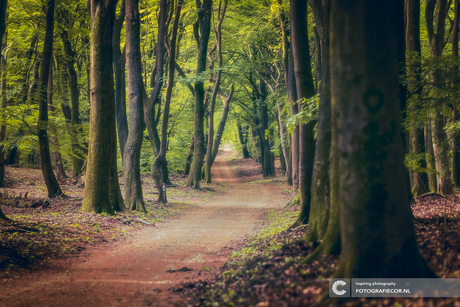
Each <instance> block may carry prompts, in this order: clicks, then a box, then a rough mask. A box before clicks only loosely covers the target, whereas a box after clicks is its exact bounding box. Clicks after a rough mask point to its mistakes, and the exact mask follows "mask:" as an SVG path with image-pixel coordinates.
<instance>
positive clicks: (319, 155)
mask: <svg viewBox="0 0 460 307" xmlns="http://www.w3.org/2000/svg"><path fill="white" fill-rule="evenodd" d="M311 4H312V8H313V12H314V16H315V20H316V24H317V27H316V28H317V30H318V34H319V40H320V46H321V74H320V75H321V82H320V86H319V90H320V101H319V106H318V109H319V110H318V127H317V133H316V148H315V149H316V152H315V162H314V167H313V179H312V186H311V206H310V216H309V220H308V231H307V233H306V239H307V240H308V241H311V242H314V241H318V240H322V239H323V237H324V236H325V234H326V230H327V225H328V220H329V208H330V195H331V191H330V177H329V172H330V171H329V169H330V149H331V89H330V85H331V75H330V66H329V63H330V55H329V53H330V47H329V44H330V36H329V25H330V20H329V18H330V10H331V7H330V5H331V2H330V0H326V1H320V0H313V1H312V2H311ZM336 231H339V229H338V227H337V228H336Z"/></svg>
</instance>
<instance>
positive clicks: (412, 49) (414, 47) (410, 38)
mask: <svg viewBox="0 0 460 307" xmlns="http://www.w3.org/2000/svg"><path fill="white" fill-rule="evenodd" d="M404 11H405V18H404V19H405V21H406V25H405V29H406V33H405V36H406V51H407V54H408V57H409V63H408V76H409V78H411V80H410V82H408V91H409V92H410V93H411V94H412V95H415V96H416V98H418V97H419V96H420V86H419V82H420V74H421V69H422V65H421V62H420V56H421V44H420V0H406V1H405V9H404ZM410 109H411V112H413V113H414V114H418V112H419V111H420V109H421V108H420V103H419V101H418V100H415V101H414V102H413V103H412V104H411V106H410ZM410 145H411V146H410V149H411V152H412V153H413V154H416V155H420V154H423V153H425V137H424V129H423V127H420V126H419V125H417V124H416V123H415V122H414V123H413V124H412V125H411V129H410ZM418 163H419V165H420V167H421V168H426V158H421V159H419V161H418ZM411 190H412V194H413V195H414V196H415V197H416V196H420V195H422V194H424V193H426V192H428V191H429V184H428V176H427V174H426V172H423V173H417V172H413V173H412V189H411Z"/></svg>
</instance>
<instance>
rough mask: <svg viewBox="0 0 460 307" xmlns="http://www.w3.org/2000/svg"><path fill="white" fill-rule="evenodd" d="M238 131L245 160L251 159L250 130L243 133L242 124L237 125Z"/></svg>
mask: <svg viewBox="0 0 460 307" xmlns="http://www.w3.org/2000/svg"><path fill="white" fill-rule="evenodd" d="M236 127H237V129H238V138H239V140H240V144H241V148H242V150H243V159H249V158H250V157H251V156H250V154H249V151H248V145H247V144H248V129H246V130H245V131H243V129H242V128H241V124H239V123H238V124H236Z"/></svg>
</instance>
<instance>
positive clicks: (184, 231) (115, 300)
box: [0, 151, 280, 307]
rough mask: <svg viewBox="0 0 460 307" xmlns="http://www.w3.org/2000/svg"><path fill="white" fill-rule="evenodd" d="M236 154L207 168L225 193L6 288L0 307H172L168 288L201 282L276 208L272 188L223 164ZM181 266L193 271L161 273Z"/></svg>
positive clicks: (0, 294) (0, 296) (225, 155)
mask: <svg viewBox="0 0 460 307" xmlns="http://www.w3.org/2000/svg"><path fill="white" fill-rule="evenodd" d="M234 154H235V153H234V152H230V151H227V152H221V153H220V154H219V156H218V158H217V159H216V161H215V163H214V165H213V180H216V181H221V182H224V183H226V184H228V189H227V190H226V193H225V194H224V195H220V196H218V197H216V198H215V199H213V200H211V201H209V202H206V203H203V204H200V205H199V208H198V209H196V210H191V211H187V212H185V214H184V216H183V217H181V218H180V219H173V220H170V221H168V222H166V223H162V224H158V226H157V227H154V228H144V229H143V230H142V231H141V232H140V233H139V234H138V235H136V236H135V237H133V238H131V239H129V240H128V241H127V242H126V241H125V242H119V243H117V244H116V245H114V246H112V247H110V248H106V249H102V250H98V251H96V252H95V253H94V254H93V255H91V256H89V257H88V258H87V259H86V262H81V261H77V262H75V263H74V265H73V266H72V267H70V268H67V269H62V268H60V269H55V270H50V271H45V272H42V273H40V274H38V276H36V275H33V274H32V275H31V277H29V278H27V277H25V278H21V279H20V280H18V281H16V282H14V283H11V284H6V285H5V289H2V291H0V306H9V307H13V306H172V305H173V302H174V301H175V300H177V297H174V295H173V294H171V293H169V292H167V291H166V290H167V289H168V288H169V287H171V286H173V285H174V284H175V283H178V282H181V281H186V280H192V279H198V278H200V279H204V278H206V276H207V275H209V274H211V273H208V272H207V270H208V269H209V268H216V267H219V266H221V265H222V264H223V263H224V262H226V261H227V259H228V255H229V254H230V253H231V251H232V249H233V248H234V247H235V245H237V242H238V240H241V239H243V238H245V237H247V236H248V235H250V234H252V233H253V232H254V230H255V229H256V228H258V227H259V222H260V218H261V216H262V214H263V213H264V212H265V211H267V210H269V209H273V208H277V207H279V206H280V200H279V198H278V197H277V196H279V191H277V190H276V189H273V188H271V187H270V186H265V185H260V184H241V183H239V179H238V178H236V177H235V175H234V173H233V171H232V169H231V167H230V166H229V165H228V163H227V159H228V158H229V157H231V156H232V155H234ZM183 267H187V268H189V269H192V271H186V272H182V271H179V272H175V273H167V272H166V271H168V270H179V269H181V268H183ZM203 269H205V270H203Z"/></svg>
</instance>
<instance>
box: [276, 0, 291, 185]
mask: <svg viewBox="0 0 460 307" xmlns="http://www.w3.org/2000/svg"><path fill="white" fill-rule="evenodd" d="M277 1H278V6H279V7H278V19H279V23H280V30H281V38H282V40H281V43H282V50H283V68H284V84H285V86H286V90H288V91H289V50H290V48H289V47H290V46H289V35H288V30H287V28H288V26H289V24H288V21H287V18H286V14H285V12H284V8H283V0H277ZM290 98H291V95H289V94H288V101H289V103H291V104H292V101H291V100H290ZM283 108H284V104H283V102H282V101H278V130H279V135H280V143H281V149H282V151H283V152H282V153H283V156H284V159H285V161H286V177H287V184H288V185H292V152H291V144H290V143H291V142H289V141H288V140H287V138H286V134H287V132H286V130H285V121H284V118H283V111H282V110H283Z"/></svg>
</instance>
